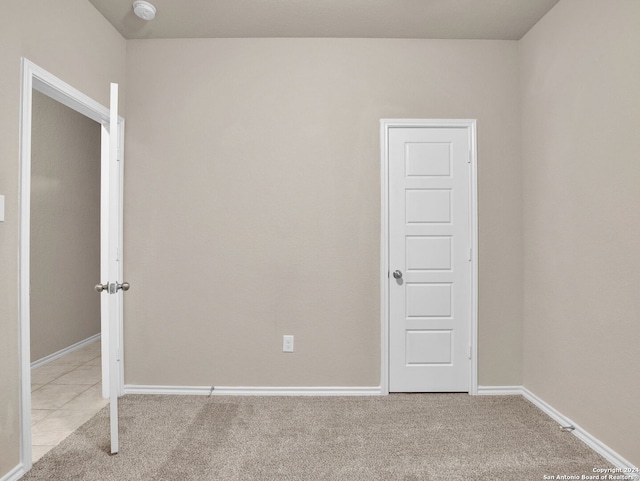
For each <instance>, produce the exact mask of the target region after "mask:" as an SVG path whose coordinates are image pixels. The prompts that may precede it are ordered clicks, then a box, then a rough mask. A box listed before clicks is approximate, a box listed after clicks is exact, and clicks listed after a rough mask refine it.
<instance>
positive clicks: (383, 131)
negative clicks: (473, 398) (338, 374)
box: [380, 119, 478, 395]
mask: <svg viewBox="0 0 640 481" xmlns="http://www.w3.org/2000/svg"><path fill="white" fill-rule="evenodd" d="M399 127H400V128H411V127H441V128H447V127H453V128H466V129H468V132H469V145H470V148H471V154H470V155H471V158H470V163H471V185H470V199H471V200H470V202H471V205H470V212H471V216H470V217H471V245H472V248H471V249H472V252H471V255H472V261H471V283H472V286H471V299H470V302H471V333H470V339H471V364H470V369H471V373H470V386H469V394H472V395H476V394H477V393H478V348H477V346H478V254H477V253H478V169H477V150H476V120H475V119H447V120H442V119H429V120H424V119H382V120H380V159H381V162H380V188H381V193H380V194H381V195H380V205H381V216H380V319H381V332H380V344H381V355H380V359H381V366H380V387H381V391H382V394H389V285H390V284H389V129H391V128H399Z"/></svg>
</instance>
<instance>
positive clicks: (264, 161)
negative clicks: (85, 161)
mask: <svg viewBox="0 0 640 481" xmlns="http://www.w3.org/2000/svg"><path fill="white" fill-rule="evenodd" d="M127 52H128V55H127V92H128V95H127V99H128V100H127V112H128V114H127V138H126V153H127V167H126V173H125V183H126V196H125V233H126V234H125V268H126V273H125V277H126V279H127V281H129V282H130V283H131V284H132V288H131V290H130V291H129V292H128V293H127V297H126V303H125V319H126V327H125V337H126V345H125V358H126V364H125V366H126V367H125V368H126V374H125V379H126V383H128V384H159V385H218V386H220V385H223V386H229V385H232V386H233V385H240V386H376V385H378V384H379V381H380V377H379V376H380V373H379V365H380V337H379V336H380V333H379V331H380V312H379V273H378V272H379V245H380V244H379V235H380V234H379V233H380V222H379V218H380V177H379V165H380V152H379V120H380V119H381V118H477V119H478V135H479V144H478V151H479V160H478V163H479V166H480V167H479V183H480V186H479V191H480V201H479V204H480V320H479V323H480V348H479V354H480V373H479V377H480V383H481V384H487V385H492V384H493V385H495V384H498V385H505V384H507V385H508V384H520V383H521V372H520V362H521V326H520V317H521V306H522V268H521V258H522V252H521V248H522V236H521V203H520V196H521V194H520V174H521V164H520V158H519V155H520V129H519V123H518V118H519V115H520V111H519V94H518V58H517V43H516V42H509V41H438V40H436V41H426V40H366V39H359V40H353V39H352V40H345V39H341V40H338V39H231V40H229V39H215V40H209V39H201V40H151V41H144V40H142V41H129V42H128V43H127ZM283 334H293V335H295V347H296V352H295V353H293V354H283V353H282V335H283Z"/></svg>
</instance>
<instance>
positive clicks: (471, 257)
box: [469, 247, 473, 262]
mask: <svg viewBox="0 0 640 481" xmlns="http://www.w3.org/2000/svg"><path fill="white" fill-rule="evenodd" d="M472 260H473V249H472V248H471V247H469V262H471V261H472Z"/></svg>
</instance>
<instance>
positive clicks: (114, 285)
mask: <svg viewBox="0 0 640 481" xmlns="http://www.w3.org/2000/svg"><path fill="white" fill-rule="evenodd" d="M120 133H121V132H120V128H119V124H118V84H114V83H112V84H111V103H110V111H109V125H108V126H105V125H103V127H102V172H101V182H102V185H101V207H100V277H101V281H100V282H101V284H98V285H97V286H96V290H98V291H99V292H102V294H101V296H102V297H101V302H100V305H101V326H102V336H101V339H102V394H103V396H104V397H108V398H109V406H110V412H109V417H110V425H111V429H110V432H111V453H112V454H115V453H117V452H118V394H119V386H120V372H121V370H120V358H121V355H120V352H121V346H120V339H121V336H120V326H121V313H122V309H121V308H120V307H121V298H122V293H121V291H123V290H127V289H128V288H129V286H128V284H127V283H121V279H122V266H121V263H120V252H121V248H120V246H119V244H120V227H121V219H120V199H121V195H120V194H121V192H120V189H121V185H120V180H121V168H122V166H121V165H120V164H121V162H119V160H118V153H119V147H120V145H121V143H120Z"/></svg>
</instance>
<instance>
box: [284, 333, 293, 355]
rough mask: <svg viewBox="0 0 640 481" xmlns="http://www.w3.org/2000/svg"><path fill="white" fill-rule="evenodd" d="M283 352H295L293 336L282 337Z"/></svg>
mask: <svg viewBox="0 0 640 481" xmlns="http://www.w3.org/2000/svg"><path fill="white" fill-rule="evenodd" d="M282 352H293V336H282Z"/></svg>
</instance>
